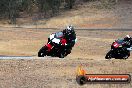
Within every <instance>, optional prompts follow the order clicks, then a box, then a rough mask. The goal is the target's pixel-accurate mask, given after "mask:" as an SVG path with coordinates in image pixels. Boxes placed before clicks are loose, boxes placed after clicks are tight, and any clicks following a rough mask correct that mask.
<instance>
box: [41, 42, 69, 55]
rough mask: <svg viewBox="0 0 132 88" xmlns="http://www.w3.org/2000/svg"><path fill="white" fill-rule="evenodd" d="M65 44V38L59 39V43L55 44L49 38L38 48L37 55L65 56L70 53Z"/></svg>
mask: <svg viewBox="0 0 132 88" xmlns="http://www.w3.org/2000/svg"><path fill="white" fill-rule="evenodd" d="M66 44H67V41H66V39H60V44H56V43H54V42H52V40H50V41H48V43H47V44H46V45H45V46H43V47H42V48H41V49H40V50H39V52H38V57H44V56H52V57H59V58H64V57H65V56H67V55H68V54H70V50H69V49H68V48H66V47H65V46H66Z"/></svg>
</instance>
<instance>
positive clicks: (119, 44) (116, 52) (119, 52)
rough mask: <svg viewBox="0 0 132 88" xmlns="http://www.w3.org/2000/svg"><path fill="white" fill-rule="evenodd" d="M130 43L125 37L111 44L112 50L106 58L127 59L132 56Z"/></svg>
mask: <svg viewBox="0 0 132 88" xmlns="http://www.w3.org/2000/svg"><path fill="white" fill-rule="evenodd" d="M127 48H128V45H127V44H126V42H125V41H124V40H123V39H118V40H116V41H115V42H113V43H112V45H111V50H110V51H109V52H108V53H107V54H106V56H105V58H106V59H111V58H115V59H127V58H128V57H129V56H130V51H129V50H127Z"/></svg>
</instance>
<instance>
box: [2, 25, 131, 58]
mask: <svg viewBox="0 0 132 88" xmlns="http://www.w3.org/2000/svg"><path fill="white" fill-rule="evenodd" d="M4 28H8V27H0V31H4ZM12 28H15V29H19V28H23V29H34V30H35V29H36V28H24V27H12ZM58 29H59V28H37V30H58ZM76 30H88V31H109V32H110V31H132V29H85V28H82V29H79V28H78V29H76ZM9 31H10V30H9ZM51 58H52V59H62V58H53V57H37V56H5V55H4V56H3V55H0V60H10V59H14V60H15V59H16V60H17V59H51Z"/></svg>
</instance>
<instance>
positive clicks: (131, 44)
mask: <svg viewBox="0 0 132 88" xmlns="http://www.w3.org/2000/svg"><path fill="white" fill-rule="evenodd" d="M123 41H124V43H125V44H126V46H127V50H129V51H132V37H130V36H129V35H126V37H125V38H124V39H123Z"/></svg>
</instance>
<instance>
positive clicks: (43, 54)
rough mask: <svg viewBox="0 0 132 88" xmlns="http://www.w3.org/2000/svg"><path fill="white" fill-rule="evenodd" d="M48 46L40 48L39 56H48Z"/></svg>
mask: <svg viewBox="0 0 132 88" xmlns="http://www.w3.org/2000/svg"><path fill="white" fill-rule="evenodd" d="M46 50H47V49H46V47H45V46H44V47H42V48H41V49H40V50H39V52H38V57H44V56H46Z"/></svg>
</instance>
